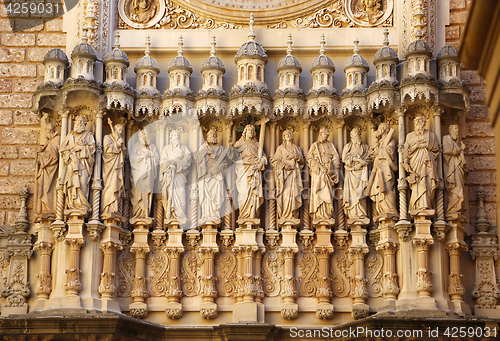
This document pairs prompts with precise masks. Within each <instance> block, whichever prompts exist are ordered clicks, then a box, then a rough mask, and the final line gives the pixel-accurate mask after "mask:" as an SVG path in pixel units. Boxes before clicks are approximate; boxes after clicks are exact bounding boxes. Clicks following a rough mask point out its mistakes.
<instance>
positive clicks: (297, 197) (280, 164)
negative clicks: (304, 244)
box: [271, 129, 304, 222]
mask: <svg viewBox="0 0 500 341" xmlns="http://www.w3.org/2000/svg"><path fill="white" fill-rule="evenodd" d="M271 163H272V165H273V167H274V174H275V178H276V203H277V206H278V218H279V219H280V220H281V221H285V222H286V220H290V219H299V209H300V206H302V188H303V187H302V179H301V177H300V170H301V169H302V168H303V167H304V156H303V155H302V151H301V150H300V148H299V146H297V145H296V144H294V143H293V133H292V131H291V130H288V129H287V130H285V131H284V132H283V143H282V144H281V145H280V146H279V147H278V149H277V150H276V153H275V154H274V156H273V157H272V159H271Z"/></svg>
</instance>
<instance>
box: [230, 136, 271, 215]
mask: <svg viewBox="0 0 500 341" xmlns="http://www.w3.org/2000/svg"><path fill="white" fill-rule="evenodd" d="M235 147H236V149H237V150H238V151H239V152H240V156H241V160H239V161H238V162H237V163H236V189H237V190H238V204H239V208H240V214H239V219H243V218H252V219H254V218H256V215H257V210H258V209H259V207H260V205H261V204H262V203H263V202H264V194H263V191H262V170H261V169H257V168H256V166H255V165H256V164H258V162H259V146H258V143H257V142H256V141H255V140H245V139H244V138H241V139H240V140H238V141H237V142H236V144H235Z"/></svg>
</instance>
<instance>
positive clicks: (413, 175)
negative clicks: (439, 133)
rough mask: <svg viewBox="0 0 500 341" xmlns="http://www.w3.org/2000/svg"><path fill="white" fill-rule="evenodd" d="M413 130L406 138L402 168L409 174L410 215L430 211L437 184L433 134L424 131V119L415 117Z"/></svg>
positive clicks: (436, 150)
mask: <svg viewBox="0 0 500 341" xmlns="http://www.w3.org/2000/svg"><path fill="white" fill-rule="evenodd" d="M414 122H415V130H414V131H413V132H411V133H409V134H408V135H407V136H406V142H405V145H404V150H403V167H404V168H405V169H406V171H407V172H408V173H409V176H408V183H409V184H410V189H411V196H410V207H409V209H410V213H411V214H412V215H414V214H417V213H418V211H421V210H430V209H432V200H433V199H434V194H435V192H436V188H437V187H438V184H439V177H438V173H437V164H436V158H437V156H438V153H439V146H438V141H437V139H436V135H434V133H432V132H430V131H428V130H427V129H425V128H424V127H425V118H424V117H423V116H417V117H415V120H414Z"/></svg>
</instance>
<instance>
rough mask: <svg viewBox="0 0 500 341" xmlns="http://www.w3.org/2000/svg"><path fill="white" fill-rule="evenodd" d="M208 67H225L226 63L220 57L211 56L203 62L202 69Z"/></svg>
mask: <svg viewBox="0 0 500 341" xmlns="http://www.w3.org/2000/svg"><path fill="white" fill-rule="evenodd" d="M206 69H224V63H222V60H220V58H219V57H216V56H210V57H208V58H207V59H205V60H204V61H203V63H202V64H201V71H203V70H206Z"/></svg>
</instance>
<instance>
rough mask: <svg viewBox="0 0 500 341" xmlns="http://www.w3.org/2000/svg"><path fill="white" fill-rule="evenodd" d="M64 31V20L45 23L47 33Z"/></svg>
mask: <svg viewBox="0 0 500 341" xmlns="http://www.w3.org/2000/svg"><path fill="white" fill-rule="evenodd" d="M62 29H63V19H62V17H61V18H59V19H54V20H50V21H47V22H46V23H45V31H47V32H62Z"/></svg>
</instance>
